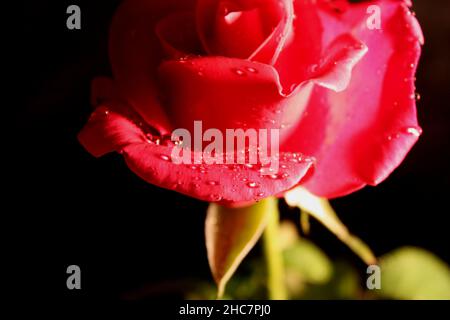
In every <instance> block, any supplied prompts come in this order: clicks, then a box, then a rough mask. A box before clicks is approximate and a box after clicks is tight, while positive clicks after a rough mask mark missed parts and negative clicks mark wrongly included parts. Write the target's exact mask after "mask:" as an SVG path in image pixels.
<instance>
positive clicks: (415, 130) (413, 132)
mask: <svg viewBox="0 0 450 320" xmlns="http://www.w3.org/2000/svg"><path fill="white" fill-rule="evenodd" d="M405 133H407V134H410V135H413V136H416V137H420V136H421V135H422V129H421V128H419V127H408V128H406V129H405Z"/></svg>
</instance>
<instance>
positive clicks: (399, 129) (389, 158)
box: [285, 0, 423, 198]
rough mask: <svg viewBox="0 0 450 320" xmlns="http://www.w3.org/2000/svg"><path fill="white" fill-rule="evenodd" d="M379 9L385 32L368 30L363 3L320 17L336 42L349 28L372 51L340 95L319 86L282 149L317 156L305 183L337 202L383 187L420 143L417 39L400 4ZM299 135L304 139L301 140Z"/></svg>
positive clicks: (410, 19)
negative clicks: (363, 190)
mask: <svg viewBox="0 0 450 320" xmlns="http://www.w3.org/2000/svg"><path fill="white" fill-rule="evenodd" d="M370 4H375V5H378V6H380V7H381V10H382V22H383V23H382V30H369V29H368V28H367V27H366V19H367V18H368V15H367V13H366V9H367V6H368V3H367V2H365V3H362V4H358V5H351V6H350V7H349V8H348V9H347V11H346V12H345V13H344V14H342V15H336V16H332V15H330V14H328V13H327V14H323V16H322V19H324V20H323V21H324V23H323V26H324V28H325V29H324V32H325V33H328V34H334V38H336V37H338V36H339V35H341V34H344V33H346V32H348V30H353V36H354V37H356V38H358V39H360V40H361V41H362V42H364V43H365V44H366V45H367V47H368V48H369V52H368V54H367V55H366V56H365V57H364V58H363V59H362V61H361V62H360V63H359V64H357V65H356V67H355V68H354V70H353V75H352V77H351V81H350V84H349V87H348V88H347V90H345V91H344V92H342V93H335V92H333V91H330V90H327V89H324V88H320V87H317V88H316V89H315V90H314V93H313V95H312V98H311V102H310V104H309V106H308V108H307V110H306V111H305V114H304V118H303V119H302V121H301V122H300V124H299V125H298V127H297V129H296V133H295V134H293V135H292V136H291V138H290V139H289V141H288V142H287V143H286V144H285V146H286V150H301V151H302V152H304V153H307V154H311V155H314V156H315V157H316V158H317V167H316V171H315V175H314V176H313V177H312V178H311V179H310V180H309V181H308V183H306V187H307V188H308V189H309V190H310V191H311V192H313V193H315V194H318V195H320V196H324V197H328V198H331V197H338V196H342V195H345V194H348V193H351V192H353V191H355V190H357V189H360V188H362V187H364V186H365V185H367V184H370V185H376V184H378V183H380V182H381V181H383V180H384V179H385V178H386V177H387V176H388V175H389V174H390V173H391V172H392V171H393V170H394V169H395V168H396V167H397V166H398V165H399V164H400V163H401V162H402V161H403V159H404V157H405V156H406V154H407V153H408V151H409V150H410V149H411V147H412V146H413V145H414V143H415V142H416V141H417V139H418V136H419V135H420V132H421V130H420V128H419V127H418V124H417V117H416V102H415V99H414V97H415V94H414V92H415V86H414V74H415V71H416V66H417V62H418V59H419V56H420V52H421V47H420V43H421V42H423V37H422V33H421V30H420V27H419V25H418V23H417V21H416V19H415V18H414V17H413V16H412V15H411V14H410V12H409V10H408V8H407V6H406V4H405V3H404V2H403V1H387V0H386V1H377V2H375V1H374V2H371V3H370ZM301 137H308V139H302V138H301Z"/></svg>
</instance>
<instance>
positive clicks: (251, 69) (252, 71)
mask: <svg viewBox="0 0 450 320" xmlns="http://www.w3.org/2000/svg"><path fill="white" fill-rule="evenodd" d="M245 70H247V71H248V72H250V73H258V70H256V69H255V68H252V67H247V68H245Z"/></svg>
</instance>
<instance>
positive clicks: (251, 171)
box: [123, 143, 313, 206]
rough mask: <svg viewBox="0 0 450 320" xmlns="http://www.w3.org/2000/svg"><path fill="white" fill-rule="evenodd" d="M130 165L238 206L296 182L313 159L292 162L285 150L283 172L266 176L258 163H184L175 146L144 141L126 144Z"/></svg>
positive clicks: (175, 186)
mask: <svg viewBox="0 0 450 320" xmlns="http://www.w3.org/2000/svg"><path fill="white" fill-rule="evenodd" d="M123 151H124V153H123V154H124V157H125V160H126V161H127V164H128V166H129V167H130V169H131V170H132V171H133V172H135V173H136V174H137V175H138V176H139V177H141V178H142V179H144V180H145V181H147V182H149V183H151V184H154V185H156V186H159V187H161V188H166V189H170V190H175V191H177V192H180V193H182V194H185V195H188V196H191V197H194V198H197V199H200V200H204V201H210V202H219V203H221V204H224V205H231V206H237V205H239V204H241V205H246V204H248V203H251V202H254V201H258V200H261V199H263V198H265V197H268V196H272V195H277V194H279V193H281V192H284V191H286V190H288V189H290V188H292V187H294V186H295V185H297V184H298V183H299V182H300V181H301V179H302V178H303V177H304V176H305V175H306V173H307V172H308V170H309V169H310V168H311V166H312V164H313V162H312V161H311V160H310V159H307V158H306V159H304V160H303V161H297V162H292V161H291V160H292V159H295V157H294V156H293V155H292V154H287V153H285V154H282V155H281V157H282V159H283V157H284V159H285V160H280V166H282V167H283V169H281V170H282V172H280V174H279V175H276V176H267V175H266V176H262V175H261V173H260V172H259V170H258V169H256V168H257V166H255V167H249V166H246V165H232V166H229V165H216V164H214V165H207V166H206V165H204V166H202V165H200V166H198V165H184V164H175V163H173V162H172V161H171V160H170V155H171V152H172V147H166V146H157V145H154V144H148V143H141V144H131V145H129V146H128V147H126V148H124V150H123Z"/></svg>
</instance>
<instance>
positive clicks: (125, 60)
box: [110, 0, 195, 132]
mask: <svg viewBox="0 0 450 320" xmlns="http://www.w3.org/2000/svg"><path fill="white" fill-rule="evenodd" d="M194 7H195V0H183V1H179V0H165V1H160V0H126V1H124V2H123V4H122V5H121V6H120V7H119V9H118V10H117V13H116V15H115V17H114V19H113V21H112V25H111V31H110V59H111V64H112V68H113V73H114V79H115V82H116V84H117V88H118V89H119V90H120V95H121V97H122V98H123V99H124V100H126V102H127V103H128V104H129V105H131V106H132V107H133V108H134V109H135V110H136V111H137V112H138V113H139V114H140V115H141V117H143V119H144V120H145V121H146V122H147V123H149V124H151V125H153V126H154V127H155V128H157V129H158V130H160V131H162V132H167V131H170V125H169V122H168V119H167V115H166V114H165V112H164V110H163V108H162V107H161V105H160V102H159V101H158V99H157V96H158V92H157V89H156V85H155V71H156V70H157V66H158V65H159V63H160V61H161V59H162V58H163V56H164V52H163V48H162V46H161V45H160V41H159V39H158V37H157V35H156V32H155V28H156V24H157V22H158V21H160V20H161V19H163V18H164V17H166V16H168V15H169V14H170V13H174V12H177V11H186V10H194Z"/></svg>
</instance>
